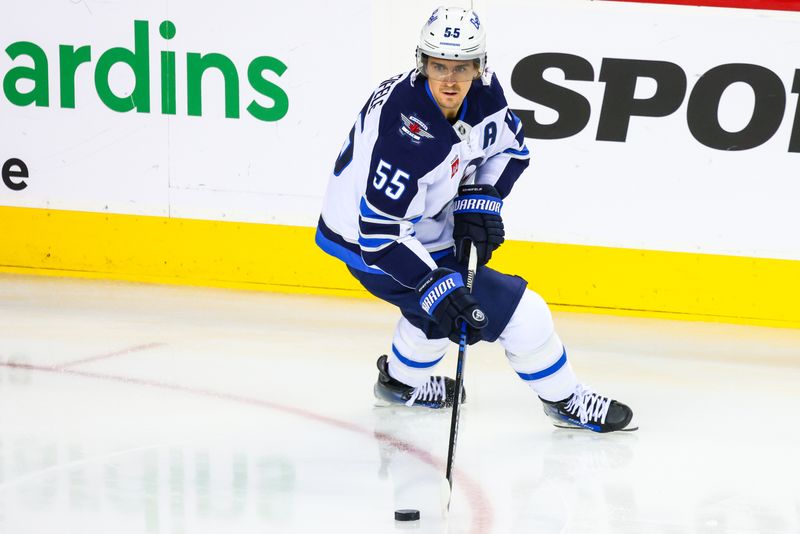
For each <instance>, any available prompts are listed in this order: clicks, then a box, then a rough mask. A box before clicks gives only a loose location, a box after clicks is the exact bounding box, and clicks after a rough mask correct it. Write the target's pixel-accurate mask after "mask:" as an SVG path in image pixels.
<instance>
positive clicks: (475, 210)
mask: <svg viewBox="0 0 800 534" xmlns="http://www.w3.org/2000/svg"><path fill="white" fill-rule="evenodd" d="M502 208H503V200H502V198H501V197H500V193H498V192H497V189H495V188H494V187H493V186H491V185H484V184H477V185H462V186H461V187H459V188H458V196H457V197H456V198H455V200H454V202H453V223H454V226H453V239H454V240H455V242H456V259H457V260H458V262H459V263H461V264H464V265H466V263H467V255H468V253H469V244H470V243H473V244H474V245H475V250H476V251H477V252H478V265H485V264H486V263H487V262H488V261H489V260H490V259H491V258H492V252H494V251H495V250H497V247H499V246H500V245H502V244H503V242H504V241H505V234H506V232H505V228H504V226H503V218H502V217H501V216H500V210H501V209H502Z"/></svg>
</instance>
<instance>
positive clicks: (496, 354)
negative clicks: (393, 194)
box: [0, 275, 800, 534]
mask: <svg viewBox="0 0 800 534" xmlns="http://www.w3.org/2000/svg"><path fill="white" fill-rule="evenodd" d="M555 319H556V325H557V328H558V330H559V333H560V335H561V337H562V339H563V340H564V341H565V343H566V344H567V350H568V354H569V357H570V359H571V361H572V363H573V366H574V367H575V369H576V371H577V372H578V374H579V376H580V377H581V379H582V380H583V381H585V382H587V383H589V384H590V385H592V386H593V387H595V388H596V389H597V390H599V391H600V392H602V393H606V394H610V395H613V396H615V397H617V398H619V399H620V400H623V401H624V402H627V403H629V404H630V405H631V406H632V407H633V409H634V411H635V412H636V420H637V422H638V423H639V425H640V430H639V431H638V432H634V433H629V434H611V435H596V434H591V433H584V432H579V431H569V430H561V429H555V428H554V427H552V426H551V425H550V424H549V422H548V421H547V420H546V418H545V416H544V415H543V413H542V410H541V406H540V403H539V401H538V400H537V399H536V397H535V395H534V394H533V393H532V392H531V391H530V390H529V389H528V388H527V386H525V385H524V384H523V383H521V381H519V379H518V378H517V377H516V375H515V374H514V373H513V371H512V370H511V369H510V367H509V366H508V364H507V363H506V361H505V356H504V355H503V351H502V348H501V347H500V346H499V345H488V344H484V345H477V346H474V347H470V349H469V351H468V355H467V358H468V360H467V366H466V371H465V377H466V382H465V383H466V387H467V391H468V395H469V399H468V403H467V405H466V406H465V407H464V410H463V412H462V419H461V427H460V434H459V444H458V455H457V458H456V474H455V485H454V492H453V502H452V507H451V512H450V518H449V524H447V525H446V524H445V523H444V522H443V521H442V519H441V517H440V514H439V483H440V480H441V477H442V474H443V470H444V458H445V456H446V454H447V435H448V430H449V426H448V425H449V416H450V414H449V412H445V413H437V412H434V411H430V410H410V409H406V408H375V407H373V406H372V385H373V383H374V380H375V378H376V370H375V367H374V366H375V359H376V358H377V356H378V355H379V354H381V353H382V352H386V351H387V350H388V349H389V346H390V345H389V344H390V339H391V334H392V331H393V328H394V323H395V321H396V316H395V312H394V310H393V309H392V308H391V307H390V306H388V305H386V304H383V303H380V302H376V301H371V300H361V299H355V300H346V299H335V298H325V297H304V296H285V295H273V294H266V293H255V292H243V291H225V290H210V289H200V288H184V287H164V286H150V285H140V284H125V283H111V282H96V281H79V280H68V279H55V278H53V279H50V278H35V277H24V276H12V275H7V276H0V532H2V533H4V534H5V533H8V534H27V533H36V534H41V533H48V532H54V533H55V532H58V533H80V534H92V533H94V532H97V533H101V532H102V533H103V534H105V533H106V532H114V533H115V534H123V533H159V534H161V533H163V534H184V533H185V534H202V533H214V534H219V533H220V532H225V533H236V534H238V533H259V534H263V533H319V532H365V533H367V532H368V533H383V532H385V533H392V532H398V531H404V530H412V531H413V532H418V533H428V532H435V533H440V532H444V531H445V529H446V528H447V529H449V530H448V531H449V532H452V533H456V532H464V533H469V534H482V533H489V532H494V533H512V532H513V533H522V532H526V533H527V532H533V533H545V534H546V533H562V532H563V533H602V532H609V533H683V532H697V533H718V532H719V533H723V532H725V533H727V532H735V533H742V532H752V533H768V532H770V533H771V532H798V531H800V491H799V490H800V478H798V474H800V459H798V454H797V451H798V450H800V429H798V427H799V426H800V425H798V423H800V331H796V330H782V329H770V328H757V327H746V326H734V325H720V324H713V323H689V322H677V321H662V320H654V319H634V318H621V317H610V316H599V315H589V314H573V313H563V312H562V313H556V314H555ZM455 353H456V350H455V347H453V350H451V351H450V354H449V355H448V357H446V358H445V360H444V361H443V362H442V364H441V365H440V367H439V368H438V369H437V371H441V372H445V373H447V374H451V375H452V374H453V370H454V367H455ZM398 508H417V509H419V510H420V511H421V514H422V519H421V520H420V521H419V522H418V523H414V524H401V523H395V521H394V519H393V513H394V510H396V509H398Z"/></svg>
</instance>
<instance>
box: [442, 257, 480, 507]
mask: <svg viewBox="0 0 800 534" xmlns="http://www.w3.org/2000/svg"><path fill="white" fill-rule="evenodd" d="M467 264H468V268H467V289H468V290H469V292H470V293H472V284H473V283H474V281H475V271H477V266H478V255H477V254H476V252H475V245H473V244H470V249H469V258H468V260H467ZM466 356H467V322H466V321H463V322H462V323H461V337H460V339H459V342H458V364H457V365H456V383H455V392H454V393H455V397H454V398H453V416H452V417H451V419H450V442H449V445H448V448H447V472H446V475H445V477H446V478H447V483H448V484H450V490H451V492H452V489H453V464H454V463H455V457H456V440H457V438H458V421H459V418H460V415H461V392H462V391H463V389H464V361H465V359H466ZM447 507H448V508H450V501H449V500H448V502H447Z"/></svg>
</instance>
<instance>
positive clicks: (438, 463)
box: [0, 343, 494, 534]
mask: <svg viewBox="0 0 800 534" xmlns="http://www.w3.org/2000/svg"><path fill="white" fill-rule="evenodd" d="M153 345H160V343H151V344H150V345H142V346H141V347H138V348H150V347H151V346H153ZM136 348H137V347H133V348H132V349H128V350H127V351H120V352H118V353H112V354H106V355H103V356H102V357H99V356H98V357H95V358H87V359H86V360H78V361H76V362H70V363H67V364H62V365H61V366H60V367H43V366H38V365H30V364H22V363H2V362H0V367H11V368H15V369H27V370H30V371H41V372H45V373H60V374H67V375H73V376H80V377H83V378H94V379H98V380H109V381H113V382H122V383H125V384H132V385H137V386H147V387H152V388H159V389H166V390H169V391H179V392H182V393H189V394H191V395H198V396H201V397H211V398H216V399H220V400H226V401H231V402H238V403H240V404H247V405H250V406H258V407H261V408H269V409H271V410H276V411H279V412H283V413H287V414H290V415H295V416H297V417H302V418H304V419H309V420H312V421H316V422H318V423H322V424H325V425H329V426H332V427H336V428H339V429H342V430H347V431H350V432H354V433H356V434H362V435H365V436H368V437H372V438H374V439H377V440H379V441H382V442H384V443H386V444H387V445H389V446H391V447H392V448H394V449H397V450H399V451H402V452H405V453H407V454H410V455H412V456H414V457H415V458H417V459H418V460H420V461H421V462H423V463H426V464H428V465H430V466H431V467H433V468H434V469H437V470H439V471H440V472H442V473H444V460H443V459H441V458H438V457H436V456H434V455H432V454H431V453H429V452H428V451H425V450H422V449H420V448H418V447H416V446H415V445H413V444H412V443H409V442H407V441H403V440H401V439H399V438H396V437H394V436H392V435H391V434H387V433H384V432H374V431H372V430H367V429H366V428H364V427H361V426H359V425H357V424H355V423H350V422H347V421H342V420H339V419H334V418H333V417H328V416H325V415H321V414H318V413H314V412H311V411H308V410H303V409H300V408H295V407H293V406H286V405H283V404H278V403H275V402H271V401H267V400H261V399H253V398H250V397H242V396H240V395H232V394H230V393H224V392H221V391H213V390H210V389H203V388H192V387H188V386H181V385H180V384H168V383H166V382H158V381H155V380H146V379H143V378H132V377H125V376H120V375H109V374H102V373H91V372H88V371H77V370H74V369H67V368H66V367H67V366H72V365H77V364H78V363H86V362H87V361H95V360H97V359H101V358H103V357H105V358H108V357H110V356H115V355H117V354H123V353H126V352H132V351H133V349H136ZM454 478H457V479H458V483H457V484H455V488H456V489H457V490H459V491H461V492H463V493H464V494H465V496H466V497H467V500H468V501H469V508H470V512H471V514H472V525H471V527H470V530H469V532H470V534H488V533H489V532H491V531H492V524H493V522H494V517H493V516H494V514H493V511H492V505H491V503H490V502H489V499H488V498H487V497H486V495H485V494H484V491H483V489H482V488H481V486H480V484H479V483H478V482H477V481H476V480H474V479H472V478H471V477H470V476H469V475H468V474H467V473H464V472H463V471H461V470H459V469H456V470H455V471H454Z"/></svg>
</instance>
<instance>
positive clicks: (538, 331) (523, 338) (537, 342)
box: [500, 289, 555, 354]
mask: <svg viewBox="0 0 800 534" xmlns="http://www.w3.org/2000/svg"><path fill="white" fill-rule="evenodd" d="M554 332H555V327H554V325H553V316H552V314H551V313H550V308H549V307H548V306H547V303H546V302H545V301H544V299H543V298H542V297H541V296H539V294H538V293H536V292H534V291H532V290H530V289H526V290H525V293H524V294H523V295H522V298H521V299H520V301H519V304H518V305H517V308H516V310H514V314H513V315H512V316H511V320H510V321H509V322H508V325H507V326H506V328H505V330H503V333H502V334H501V335H500V342H501V343H502V345H503V347H504V348H505V349H506V352H510V353H512V354H524V353H529V352H531V351H533V350H536V349H537V348H539V347H541V346H543V345H544V344H545V343H547V342H548V340H550V338H551V337H552V336H553V334H554Z"/></svg>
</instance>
